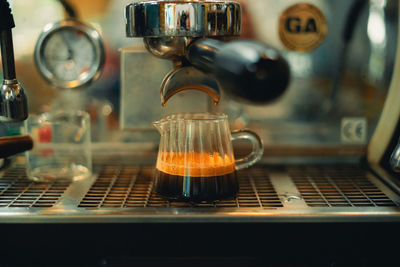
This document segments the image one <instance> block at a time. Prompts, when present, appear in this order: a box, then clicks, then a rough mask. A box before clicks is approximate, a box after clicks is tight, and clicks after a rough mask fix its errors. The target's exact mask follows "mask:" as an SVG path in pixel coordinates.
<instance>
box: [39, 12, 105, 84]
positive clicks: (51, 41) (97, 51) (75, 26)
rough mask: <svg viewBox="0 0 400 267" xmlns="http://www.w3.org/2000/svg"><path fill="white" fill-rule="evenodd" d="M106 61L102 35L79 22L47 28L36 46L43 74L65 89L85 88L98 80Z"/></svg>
mask: <svg viewBox="0 0 400 267" xmlns="http://www.w3.org/2000/svg"><path fill="white" fill-rule="evenodd" d="M104 58H105V55H104V46H103V42H102V39H101V37H100V34H99V32H98V31H97V30H96V29H95V28H93V27H92V26H90V25H88V24H85V23H82V22H79V21H77V20H75V19H67V20H63V21H61V22H57V23H54V24H49V25H47V26H45V28H44V30H43V32H42V33H41V34H40V36H39V39H38V41H37V43H36V47H35V64H36V66H37V68H38V70H39V72H40V74H41V75H42V76H43V77H44V78H45V79H46V80H47V81H48V82H49V83H50V84H52V85H53V86H55V87H57V88H61V89H68V88H78V87H82V86H84V85H87V84H88V83H89V82H91V81H93V80H95V79H97V78H98V77H99V76H100V71H101V69H102V67H103V65H104Z"/></svg>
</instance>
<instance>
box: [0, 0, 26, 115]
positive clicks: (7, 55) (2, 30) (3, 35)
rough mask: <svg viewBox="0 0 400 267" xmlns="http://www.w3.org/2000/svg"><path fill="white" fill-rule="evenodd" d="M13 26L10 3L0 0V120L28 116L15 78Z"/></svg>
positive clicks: (24, 98) (23, 95) (21, 89)
mask: <svg viewBox="0 0 400 267" xmlns="http://www.w3.org/2000/svg"><path fill="white" fill-rule="evenodd" d="M14 27H15V24H14V18H13V16H12V14H11V9H10V5H9V3H8V2H7V1H6V0H0V43H1V59H2V63H3V76H4V80H3V84H2V86H1V89H0V121H3V122H16V121H23V120H25V119H26V118H27V117H28V104H27V99H26V95H25V92H24V89H23V88H22V86H21V85H20V84H19V82H18V81H17V79H16V74H15V63H14V50H13V41H12V33H11V29H12V28H14Z"/></svg>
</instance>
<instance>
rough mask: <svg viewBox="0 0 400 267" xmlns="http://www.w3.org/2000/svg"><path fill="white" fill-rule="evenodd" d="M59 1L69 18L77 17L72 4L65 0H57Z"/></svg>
mask: <svg viewBox="0 0 400 267" xmlns="http://www.w3.org/2000/svg"><path fill="white" fill-rule="evenodd" d="M59 2H60V3H61V4H62V6H63V7H64V10H65V12H67V14H68V16H69V17H70V18H73V19H76V18H78V12H76V9H75V8H74V6H72V5H71V4H70V3H69V2H68V1H67V0H59Z"/></svg>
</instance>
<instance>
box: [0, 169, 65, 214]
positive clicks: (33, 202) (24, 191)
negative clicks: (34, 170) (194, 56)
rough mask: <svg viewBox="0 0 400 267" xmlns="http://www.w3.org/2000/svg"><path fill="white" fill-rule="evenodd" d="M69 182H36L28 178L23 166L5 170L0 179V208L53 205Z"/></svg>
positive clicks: (45, 206)
mask: <svg viewBox="0 0 400 267" xmlns="http://www.w3.org/2000/svg"><path fill="white" fill-rule="evenodd" d="M69 185H70V182H66V181H57V182H51V183H36V182H33V181H31V180H28V178H27V177H26V174H25V169H24V168H13V169H9V170H7V171H6V172H5V173H4V174H3V175H2V177H1V179H0V208H8V207H9V208H16V207H23V208H31V207H41V208H50V207H53V206H54V205H55V204H56V203H57V202H58V201H59V199H60V197H61V196H62V195H63V194H64V192H65V190H67V188H68V187H69Z"/></svg>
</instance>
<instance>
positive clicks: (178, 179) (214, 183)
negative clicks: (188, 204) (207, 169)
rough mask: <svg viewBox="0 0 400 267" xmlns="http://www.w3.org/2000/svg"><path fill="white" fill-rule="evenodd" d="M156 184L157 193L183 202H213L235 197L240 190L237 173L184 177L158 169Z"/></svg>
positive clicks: (155, 178) (155, 177)
mask: <svg viewBox="0 0 400 267" xmlns="http://www.w3.org/2000/svg"><path fill="white" fill-rule="evenodd" d="M154 182H155V186H154V189H155V190H156V192H157V193H159V194H161V195H163V196H165V197H167V198H169V199H174V200H183V201H212V200H218V199H223V198H227V197H233V196H235V195H236V193H237V192H238V189H239V186H238V181H237V177H236V171H234V172H232V173H229V174H225V175H221V176H213V177H192V176H189V177H184V176H180V175H171V174H168V173H165V172H162V171H160V170H158V169H156V171H155V176H154Z"/></svg>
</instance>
